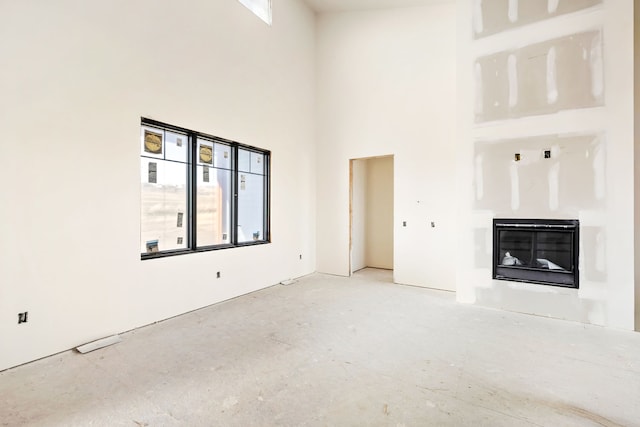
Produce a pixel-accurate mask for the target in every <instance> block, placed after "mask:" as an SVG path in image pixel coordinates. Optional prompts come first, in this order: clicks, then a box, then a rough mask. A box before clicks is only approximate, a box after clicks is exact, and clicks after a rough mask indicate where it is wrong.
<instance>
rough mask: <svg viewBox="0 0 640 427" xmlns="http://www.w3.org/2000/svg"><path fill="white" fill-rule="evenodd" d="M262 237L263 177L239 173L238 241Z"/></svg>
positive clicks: (263, 237)
mask: <svg viewBox="0 0 640 427" xmlns="http://www.w3.org/2000/svg"><path fill="white" fill-rule="evenodd" d="M264 239H265V235H264V177H263V176H261V175H252V174H248V173H239V174H238V242H239V243H242V242H249V241H253V240H264Z"/></svg>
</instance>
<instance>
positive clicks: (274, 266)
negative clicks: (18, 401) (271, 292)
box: [0, 0, 348, 369]
mask: <svg viewBox="0 0 640 427" xmlns="http://www.w3.org/2000/svg"><path fill="white" fill-rule="evenodd" d="M214 21H215V25H212V22H214ZM314 28H315V18H314V14H313V12H312V11H311V10H310V9H309V8H308V7H307V6H305V5H304V4H303V3H302V2H299V1H297V0H277V1H274V25H273V26H271V27H270V26H268V25H266V24H264V23H263V22H262V21H261V20H260V19H259V18H257V17H256V16H255V15H254V14H253V13H251V11H249V10H247V9H246V8H245V7H244V6H243V5H242V4H241V3H239V2H236V1H214V2H212V1H204V0H194V1H190V2H189V3H188V6H186V5H185V4H183V3H177V2H157V1H151V0H141V1H135V2H129V1H120V0H116V1H112V2H77V1H72V0H60V1H56V2H46V1H37V0H25V1H20V2H6V1H3V2H0V40H2V42H1V43H0V61H1V62H2V67H0V92H1V93H2V99H3V102H2V104H1V106H0V127H1V128H2V130H3V143H2V144H0V164H1V167H0V179H1V180H2V182H4V183H12V184H11V185H3V187H2V189H1V190H0V204H1V205H2V209H1V210H0V211H1V212H0V216H1V221H0V234H1V235H2V236H3V237H2V239H0V276H1V277H0V295H2V297H1V298H0V342H2V343H3V344H2V351H0V369H4V368H8V367H10V366H15V365H17V364H20V363H24V362H28V361H30V360H34V359H37V358H40V357H43V356H47V355H50V354H52V353H55V352H58V351H62V350H66V349H70V348H74V347H76V346H78V345H81V344H84V343H86V342H89V341H93V340H95V339H98V338H102V337H104V336H110V335H113V334H115V333H118V332H121V331H125V330H129V329H132V328H135V327H138V326H141V325H145V324H149V323H152V322H155V321H159V320H162V319H166V318H168V317H171V316H175V315H178V314H181V313H184V312H186V311H190V310H193V309H196V308H199V307H202V306H206V305H209V304H212V303H215V302H218V301H222V300H225V299H228V298H232V297H235V296H237V295H240V294H244V293H247V292H251V291H253V290H256V289H258V288H263V287H265V286H270V285H273V284H276V283H278V282H280V281H282V280H285V279H289V278H292V277H297V276H300V275H303V274H308V273H311V272H313V271H314V270H315V258H316V257H315V249H316V242H315V237H314V236H315V231H316V230H315V228H316V224H315V215H316V206H315V200H316V182H315V168H316V163H315V147H314V138H315V134H314V132H315V127H314V115H315V55H314V50H315V30H314ZM43 64H44V65H43ZM141 116H145V117H150V118H153V119H157V120H161V121H165V122H168V123H172V124H175V125H179V126H184V127H187V128H190V129H196V130H199V131H202V132H206V133H210V134H214V135H219V136H221V137H226V138H229V139H233V140H237V141H239V142H242V143H246V144H251V145H255V146H258V147H263V148H266V149H269V150H271V151H272V164H271V166H272V167H271V170H272V175H271V178H272V181H271V208H272V209H271V226H272V227H271V228H272V243H271V244H269V245H261V246H256V247H246V248H238V249H233V250H222V251H215V252H206V253H199V254H193V255H184V256H179V257H170V258H163V259H155V260H149V261H141V260H140V246H139V239H140V188H139V184H138V183H139V182H140V173H141V171H140V159H139V141H140V139H139V138H140V117H141ZM26 164H28V167H27V166H25V165H26ZM347 179H348V178H347ZM218 271H220V272H221V278H220V279H216V272H218ZM24 311H28V312H29V316H28V322H27V323H23V324H20V325H18V323H17V314H18V313H20V312H24ZM6 343H10V345H7V344H6Z"/></svg>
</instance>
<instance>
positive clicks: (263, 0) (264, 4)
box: [240, 0, 271, 25]
mask: <svg viewBox="0 0 640 427" xmlns="http://www.w3.org/2000/svg"><path fill="white" fill-rule="evenodd" d="M240 3H242V4H243V5H245V6H246V7H247V8H248V9H249V10H251V11H252V12H253V13H255V14H256V15H257V16H258V17H259V18H260V19H262V20H263V21H264V22H266V23H267V24H269V25H271V0H240Z"/></svg>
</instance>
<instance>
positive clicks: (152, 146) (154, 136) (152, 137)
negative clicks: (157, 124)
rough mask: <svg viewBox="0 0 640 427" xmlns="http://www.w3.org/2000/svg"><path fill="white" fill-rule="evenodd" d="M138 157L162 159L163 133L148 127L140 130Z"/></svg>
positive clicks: (160, 130)
mask: <svg viewBox="0 0 640 427" xmlns="http://www.w3.org/2000/svg"><path fill="white" fill-rule="evenodd" d="M140 155H142V156H145V157H153V158H155V159H164V131H163V130H162V129H156V128H152V127H148V126H143V127H142V128H141V129H140Z"/></svg>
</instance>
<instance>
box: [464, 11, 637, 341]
mask: <svg viewBox="0 0 640 427" xmlns="http://www.w3.org/2000/svg"><path fill="white" fill-rule="evenodd" d="M512 3H514V2H512ZM518 3H523V2H518ZM457 5H458V37H457V40H458V45H457V53H458V65H459V66H458V119H457V128H458V147H459V151H458V155H457V157H456V158H457V176H458V179H459V182H458V186H457V189H458V191H457V193H456V194H457V196H458V202H459V205H458V206H459V216H458V218H459V219H460V233H459V235H458V246H457V251H456V255H457V256H458V258H459V259H463V260H470V261H469V262H465V263H460V264H458V265H457V299H458V301H460V302H466V303H476V304H481V305H485V306H491V307H496V308H501V309H507V310H515V311H522V312H527V313H533V314H538V315H544V316H552V317H559V318H565V319H571V320H576V321H581V322H588V323H595V324H601V325H607V326H613V327H618V328H624V329H633V327H634V313H635V312H637V307H635V305H636V302H635V298H634V291H635V283H634V268H633V266H634V259H635V255H634V235H635V234H637V230H636V228H635V225H634V218H633V206H634V198H635V193H634V190H633V189H632V187H631V186H630V183H631V182H633V177H634V162H633V158H634V157H633V156H634V144H633V131H634V129H633V113H634V107H633V95H632V92H631V91H630V90H629V88H630V87H631V85H632V84H633V74H634V68H633V56H634V55H633V49H634V48H633V33H634V25H633V18H632V16H633V7H634V4H633V2H632V1H630V0H624V1H620V2H603V3H602V5H601V6H598V7H597V8H592V9H591V10H590V12H589V13H588V14H580V13H575V14H571V15H567V16H566V17H565V18H566V19H565V18H558V19H545V20H541V21H537V22H535V23H531V24H530V25H528V26H526V28H525V27H513V28H511V29H510V30H509V31H508V32H507V31H502V32H500V33H495V36H494V37H486V38H483V39H482V40H474V30H473V27H472V25H469V23H471V22H473V13H474V11H473V5H470V4H469V3H468V2H466V1H464V0H460V1H458V2H457ZM567 23H569V24H570V25H569V26H568V27H567V25H565V24H567ZM567 28H570V32H569V33H567ZM594 28H598V30H594ZM544 34H555V35H561V36H560V37H559V38H554V39H553V40H551V41H541V37H543V36H544ZM598 34H599V35H598ZM571 37H574V38H573V39H571ZM603 40H604V41H603ZM559 41H561V42H562V43H563V44H564V43H566V46H565V47H567V49H564V48H563V49H564V50H562V52H561V49H559V48H558V45H553V44H554V43H558V42H559ZM506 46H522V47H521V48H517V49H505V47H506ZM554 46H555V48H556V49H555V53H554V55H555V58H551V59H553V61H552V60H551V59H549V56H550V55H549V53H550V51H551V48H552V47H554ZM590 46H596V48H595V49H593V50H591V48H590ZM532 47H533V48H535V49H533V48H532ZM520 49H522V51H523V52H524V51H526V50H527V49H532V50H531V51H528V52H529V53H530V55H529V56H530V57H531V62H530V63H528V61H527V62H526V63H527V64H528V65H527V67H525V68H524V69H523V68H522V67H521V65H522V64H523V61H522V60H521V59H522V58H519V57H518V52H519V51H520ZM545 55H546V59H545V60H544V61H543V60H542V58H543V57H544V56H545ZM554 55H551V56H554ZM589 55H591V59H588V60H586V59H585V57H589ZM529 56H527V55H525V58H526V59H528V58H529ZM487 58H491V60H488V59H487ZM510 58H512V59H510ZM478 60H480V62H482V61H485V60H486V64H480V65H478V64H479V62H478ZM600 61H601V68H600V66H598V67H599V68H600V71H597V72H595V73H594V72H592V71H593V69H591V70H589V67H590V66H591V64H595V63H597V62H600ZM552 63H555V64H556V67H555V70H556V75H553V73H549V76H547V73H546V70H548V69H549V67H548V64H552ZM483 65H486V68H484V67H483ZM479 68H480V70H478V69H479ZM485 69H487V70H488V74H489V75H491V74H492V73H493V77H490V76H489V77H488V76H485V75H484V70H485ZM560 70H564V71H560ZM534 71H535V73H533V74H530V73H532V72H534ZM496 72H497V73H498V76H497V77H495V74H496ZM523 73H524V74H523ZM559 73H562V74H564V75H565V77H563V78H564V79H567V80H566V81H565V83H560V81H561V80H562V79H561V78H560V74H559ZM600 73H601V79H600V78H598V79H596V80H593V76H594V75H596V74H600ZM589 75H591V77H587V76H589ZM527 76H528V77H527ZM485 77H486V78H487V79H489V80H488V81H487V82H483V80H484V79H485ZM513 77H517V78H515V79H514V78H513ZM547 77H555V83H556V85H555V86H556V88H557V96H556V91H554V90H551V91H550V90H548V89H549V87H552V88H553V85H549V84H548V82H550V81H552V80H553V79H552V78H549V79H547ZM524 78H527V79H529V80H528V82H527V85H526V86H525V87H523V86H521V84H524V83H523V79H524ZM571 79H574V80H575V82H574V81H571ZM589 81H591V84H588V82H589ZM594 81H597V82H601V84H600V83H598V84H593V82H594ZM476 82H481V84H480V85H476ZM484 83H487V85H486V86H484ZM574 84H575V86H573V89H571V90H569V91H568V89H570V88H571V87H572V86H571V85H574ZM567 85H569V86H567ZM563 87H564V91H565V92H566V93H568V94H571V95H570V96H569V98H570V99H571V100H572V101H571V102H569V103H568V104H566V109H557V110H555V111H552V110H545V109H546V108H549V107H548V106H547V107H544V104H545V102H546V103H547V104H550V103H549V101H550V100H551V101H554V103H555V104H558V105H559V104H560V103H562V102H564V101H561V98H562V96H563V95H561V92H562V91H563V89H562V88H563ZM474 88H475V89H476V90H477V89H479V88H482V89H483V90H478V91H477V92H476V91H474ZM578 88H581V89H578ZM594 88H596V89H597V90H594ZM605 88H606V97H605V96H604V91H605ZM523 90H524V92H523ZM527 90H528V91H529V92H527ZM527 93H529V95H528V96H529V101H527V103H526V104H524V106H525V107H526V109H525V110H522V111H520V112H516V107H517V106H518V105H520V102H521V101H523V99H524V96H525V95H526V94H527ZM598 93H601V94H602V98H598V97H597V96H595V94H598ZM534 94H535V95H536V96H537V95H540V98H535V99H534V98H532V96H533V95H534ZM515 95H517V96H515ZM582 96H585V98H581V97H582ZM531 99H534V100H536V99H537V101H536V102H537V103H530V102H532V101H531ZM574 101H579V102H574ZM587 101H588V102H587ZM496 102H498V103H499V104H500V105H502V106H504V105H505V104H506V105H507V108H503V109H497V108H496V109H495V110H492V108H493V107H494V106H495V104H496ZM585 104H588V105H585ZM593 106H597V107H598V108H583V107H593ZM496 107H497V106H496ZM530 107H531V109H529V108H530ZM533 107H535V108H533ZM538 107H539V108H541V110H537V108H538ZM543 107H544V108H543ZM484 110H486V111H484ZM543 110H544V111H543ZM479 111H483V113H485V112H489V113H490V115H493V116H492V117H491V118H490V119H489V118H488V117H483V118H481V119H480V120H478V117H477V114H478V112H479ZM495 111H497V113H495V114H494V112H495ZM534 111H535V113H534ZM525 112H526V114H525ZM529 113H531V114H529ZM534 114H535V115H534ZM488 120H490V121H491V122H490V123H486V121H488ZM547 150H548V151H550V154H551V157H550V158H548V159H545V158H544V151H547ZM556 153H557V155H556ZM515 154H520V160H516V157H515ZM497 216H511V217H519V218H524V217H532V218H536V217H538V218H544V217H551V218H577V219H579V220H580V225H581V237H582V240H581V243H580V275H581V276H580V289H578V290H571V291H569V290H562V289H555V288H552V287H548V286H540V285H533V284H526V283H515V282H506V281H496V280H492V278H491V264H490V262H491V246H492V244H490V239H491V234H490V233H491V226H492V219H493V218H495V217H497ZM636 224H637V222H636Z"/></svg>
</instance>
